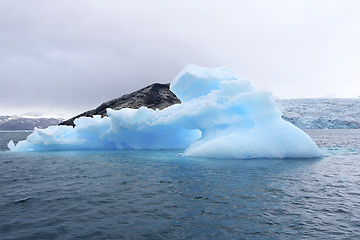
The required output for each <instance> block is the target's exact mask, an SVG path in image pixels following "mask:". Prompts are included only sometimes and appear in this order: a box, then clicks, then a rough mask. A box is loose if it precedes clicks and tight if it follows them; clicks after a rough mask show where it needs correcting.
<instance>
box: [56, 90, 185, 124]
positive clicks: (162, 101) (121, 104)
mask: <svg viewBox="0 0 360 240" xmlns="http://www.w3.org/2000/svg"><path fill="white" fill-rule="evenodd" d="M176 103H180V100H179V99H178V98H177V97H176V95H175V94H174V93H173V92H171V91H170V83H167V84H161V83H154V84H151V85H149V86H147V87H145V88H142V89H140V90H137V91H135V92H133V93H130V94H125V95H123V96H121V97H119V98H115V99H112V100H110V101H108V102H105V103H103V104H101V105H100V106H99V107H97V108H95V109H92V110H89V111H86V112H84V113H81V114H79V115H77V116H75V117H73V118H70V119H68V120H66V121H64V122H62V123H60V124H59V125H68V126H73V127H75V123H74V120H75V119H77V118H80V117H93V116H94V115H101V116H102V117H106V116H107V113H106V109H107V108H111V109H114V110H120V109H122V108H133V109H138V108H140V107H142V106H145V107H148V108H151V109H154V110H155V109H159V110H162V109H164V108H167V107H169V106H171V105H174V104H176Z"/></svg>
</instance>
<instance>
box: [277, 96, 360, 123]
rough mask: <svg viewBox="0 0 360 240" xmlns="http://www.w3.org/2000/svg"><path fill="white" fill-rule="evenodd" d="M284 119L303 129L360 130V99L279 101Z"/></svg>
mask: <svg viewBox="0 0 360 240" xmlns="http://www.w3.org/2000/svg"><path fill="white" fill-rule="evenodd" d="M276 103H277V104H278V106H279V108H280V110H281V111H282V113H283V119H285V120H287V121H289V122H291V123H292V124H294V125H295V126H297V127H299V128H301V129H360V98H299V99H283V100H277V101H276Z"/></svg>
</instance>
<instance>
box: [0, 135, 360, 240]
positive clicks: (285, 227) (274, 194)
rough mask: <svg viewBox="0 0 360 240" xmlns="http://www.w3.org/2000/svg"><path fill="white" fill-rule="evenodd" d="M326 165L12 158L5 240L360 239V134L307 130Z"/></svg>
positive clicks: (2, 140)
mask: <svg viewBox="0 0 360 240" xmlns="http://www.w3.org/2000/svg"><path fill="white" fill-rule="evenodd" d="M307 132H308V134H309V135H310V136H311V137H312V138H313V139H314V140H315V142H316V143H317V144H318V146H319V147H320V148H321V149H322V151H323V152H324V154H325V156H324V157H323V158H321V159H256V160H229V159H227V160H226V159H206V158H191V157H184V156H182V154H181V151H179V150H177V151H119V152H75V151H71V152H40V153H12V152H9V151H7V147H6V144H7V143H8V141H9V140H11V139H13V140H15V142H16V141H18V140H21V139H24V138H26V136H27V135H28V134H29V133H28V132H0V239H2V240H5V239H360V130H308V131H307Z"/></svg>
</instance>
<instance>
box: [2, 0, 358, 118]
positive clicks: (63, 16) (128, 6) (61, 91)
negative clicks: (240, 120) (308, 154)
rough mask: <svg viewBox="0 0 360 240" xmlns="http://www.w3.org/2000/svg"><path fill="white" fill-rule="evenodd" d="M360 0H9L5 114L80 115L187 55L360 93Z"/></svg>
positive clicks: (293, 86) (262, 76)
mask: <svg viewBox="0 0 360 240" xmlns="http://www.w3.org/2000/svg"><path fill="white" fill-rule="evenodd" d="M359 13H360V1H358V0H353V1H351V0H338V1H331V0H324V1H320V0H319V1H316V0H308V1H307V0H299V1H296V0H293V1H289V0H272V1H267V0H264V1H253V0H251V1H249V0H246V1H239V0H234V1H226V0H219V1H216V0H204V1H202V0H199V1H197V0H189V1H187V0H181V1H174V0H172V1H170V0H163V1H160V0H159V1H156V0H152V1H148V0H144V1H137V0H131V1H120V0H96V1H95V0H93V1H92V0H56V1H55V0H54V1H52V0H43V1H37V0H31V1H30V0H0V86H1V92H0V114H21V113H48V114H65V115H67V116H70V115H72V114H75V113H80V112H83V111H85V110H88V109H91V108H94V107H96V106H98V105H99V104H100V103H102V102H104V101H107V100H109V99H112V98H115V97H119V96H121V95H122V94H125V93H128V92H132V91H134V90H137V89H139V88H141V87H144V86H146V85H148V84H151V83H154V82H161V83H166V82H170V81H171V80H172V79H173V78H174V77H175V76H176V75H177V73H178V72H179V71H180V70H181V69H182V68H183V67H184V66H185V65H186V64H190V63H191V64H197V65H200V66H205V67H217V66H228V67H229V68H231V69H232V70H234V71H235V72H237V73H238V75H239V76H240V77H241V78H243V79H246V80H249V81H251V82H252V84H253V85H254V86H255V87H256V88H257V89H259V90H265V91H271V92H273V93H274V96H276V97H279V98H299V97H358V96H360V14H359Z"/></svg>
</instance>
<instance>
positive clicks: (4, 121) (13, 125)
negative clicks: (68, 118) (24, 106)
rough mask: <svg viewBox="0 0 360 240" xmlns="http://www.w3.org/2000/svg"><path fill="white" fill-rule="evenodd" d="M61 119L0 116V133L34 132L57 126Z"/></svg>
mask: <svg viewBox="0 0 360 240" xmlns="http://www.w3.org/2000/svg"><path fill="white" fill-rule="evenodd" d="M61 121H63V119H58V118H30V117H23V116H0V131H15V130H34V127H37V128H47V127H49V126H52V125H57V124H59V123H60V122H61Z"/></svg>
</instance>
